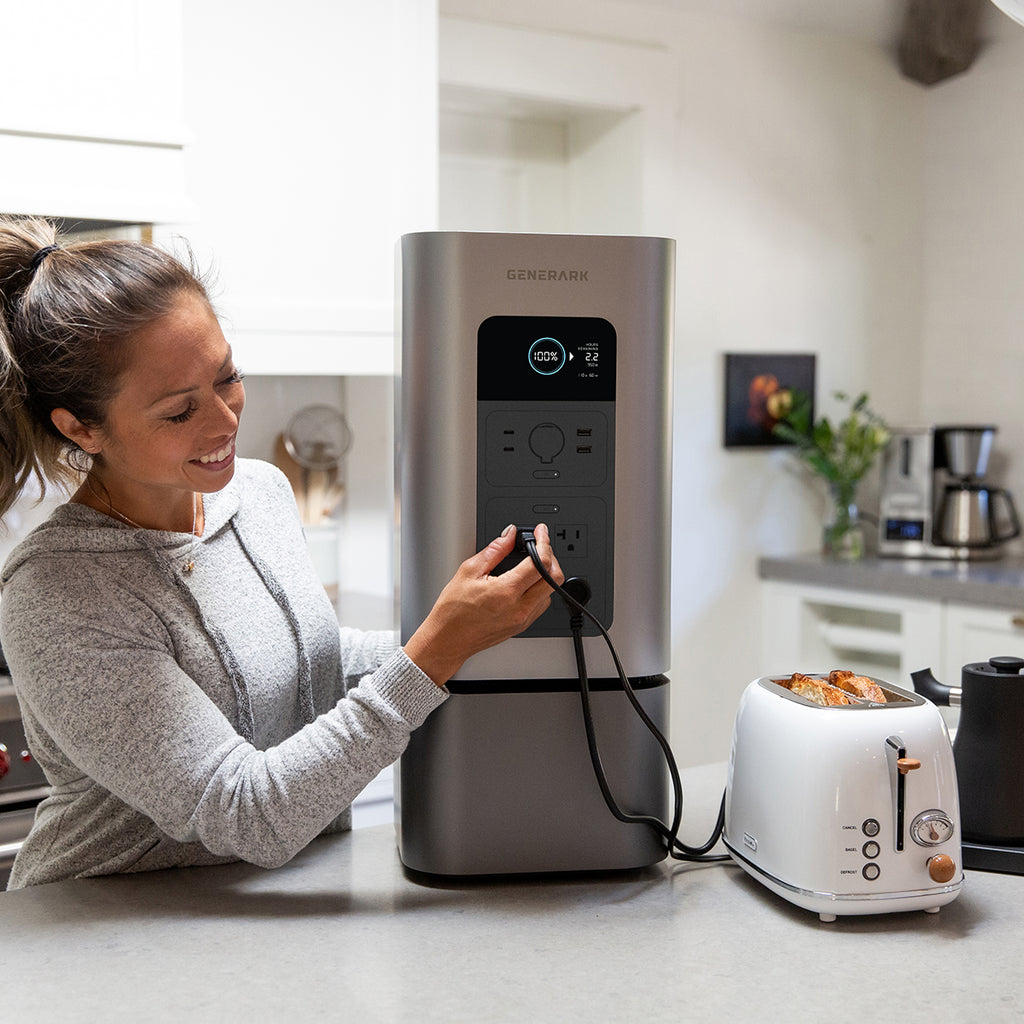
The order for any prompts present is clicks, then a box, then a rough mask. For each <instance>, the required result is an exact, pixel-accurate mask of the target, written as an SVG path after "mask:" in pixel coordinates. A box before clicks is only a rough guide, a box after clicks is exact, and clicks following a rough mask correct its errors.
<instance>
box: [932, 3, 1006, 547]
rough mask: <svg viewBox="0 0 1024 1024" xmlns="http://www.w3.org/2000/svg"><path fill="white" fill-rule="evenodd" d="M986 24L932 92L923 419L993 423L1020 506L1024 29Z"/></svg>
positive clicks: (1000, 469)
mask: <svg viewBox="0 0 1024 1024" xmlns="http://www.w3.org/2000/svg"><path fill="white" fill-rule="evenodd" d="M989 29H990V31H989V36H990V39H989V43H988V45H987V47H986V48H985V49H984V50H983V51H982V53H981V55H980V57H979V58H978V60H977V62H976V64H975V66H974V67H973V68H972V69H971V71H970V73H969V74H966V75H962V76H960V77H957V78H954V79H950V80H949V81H948V82H947V83H945V84H944V85H942V86H941V87H939V88H937V89H936V90H934V92H933V93H930V94H929V102H928V106H927V108H926V112H927V152H926V156H925V162H926V170H927V173H926V176H925V186H926V187H925V198H926V209H925V217H924V266H925V276H924V280H925V296H924V301H923V303H922V309H923V325H922V338H923V344H924V352H923V359H922V361H921V366H920V385H919V387H920V404H921V415H922V418H924V419H948V420H953V421H954V422H966V423H976V422H982V423H994V424H995V425H996V426H998V427H999V433H998V434H997V435H996V440H995V449H994V454H993V457H992V460H991V461H992V469H991V473H992V475H993V476H996V477H997V478H998V479H999V480H1000V481H1001V482H1002V483H1004V484H1006V485H1007V486H1009V487H1010V489H1011V490H1012V491H1013V492H1014V494H1015V496H1016V497H1017V499H1018V503H1019V502H1020V500H1021V499H1024V406H1022V402H1021V396H1020V392H1019V390H1018V389H1019V387H1020V382H1021V381H1024V343H1022V336H1024V287H1022V280H1024V203H1022V202H1021V198H1022V187H1024V186H1022V175H1021V169H1022V167H1024V116H1022V112H1024V27H1022V26H1019V25H1017V24H1015V23H1014V22H1012V21H1011V20H1010V19H1009V18H1007V17H1005V16H1004V15H1002V14H1001V13H999V12H994V14H993V16H992V17H991V19H990V21H989ZM1022 551H1024V544H1022V543H1021V542H1017V546H1016V550H1015V553H1020V552H1022Z"/></svg>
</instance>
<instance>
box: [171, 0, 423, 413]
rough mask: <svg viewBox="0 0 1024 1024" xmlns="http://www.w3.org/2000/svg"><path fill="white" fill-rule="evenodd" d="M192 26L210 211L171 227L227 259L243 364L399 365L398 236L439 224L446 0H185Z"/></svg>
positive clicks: (188, 85)
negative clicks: (440, 17)
mask: <svg viewBox="0 0 1024 1024" xmlns="http://www.w3.org/2000/svg"><path fill="white" fill-rule="evenodd" d="M184 26H185V46H184V61H185V69H186V74H185V91H184V100H185V111H186V120H187V123H188V127H189V130H190V132H191V133H192V135H193V142H192V143H191V144H190V145H189V147H188V149H187V151H186V174H187V184H188V190H189V195H190V196H191V197H192V198H193V200H194V202H195V205H196V208H197V215H196V217H195V218H194V219H192V220H190V221H189V222H186V223H182V224H176V225H166V226H164V228H163V229H162V233H163V235H164V236H166V237H167V238H168V240H173V236H174V235H176V234H181V235H184V236H185V237H186V238H187V239H188V240H189V243H190V245H191V246H192V248H193V249H194V251H195V252H196V255H197V257H198V260H199V263H200V265H201V266H211V267H212V268H214V271H215V274H214V276H215V289H214V291H215V298H216V301H217V304H218V310H219V312H220V313H221V314H222V321H223V323H224V327H225V333H226V335H227V336H228V339H229V341H230V342H231V343H232V346H233V348H234V350H235V356H236V359H237V361H238V363H239V365H240V366H242V367H243V368H244V369H245V371H246V373H248V374H250V375H253V374H264V375H281V376H294V375H313V374H333V375H339V376H349V375H387V374H390V373H391V372H392V370H393V365H394V356H393V348H394V342H393V337H394V318H395V314H394V282H395V245H396V243H397V241H398V239H399V237H400V236H401V235H402V234H403V233H405V232H409V231H418V230H425V229H433V228H435V227H436V226H437V225H436V208H437V146H438V144H437V137H436V136H437V118H438V113H437V44H436V38H437V10H436V4H434V3H431V2H428V0H375V2H374V3H365V2H362V0H338V2H335V3H330V4H325V3H323V0H294V2H292V3H289V4H288V5H286V6H285V7H282V6H281V5H280V4H277V3H274V2H272V0H254V2H252V3H248V4H246V6H245V11H244V16H243V15H241V14H240V10H239V6H238V4H236V3H228V2H225V0H185V2H184ZM158 234H160V232H158ZM354 426H355V425H354Z"/></svg>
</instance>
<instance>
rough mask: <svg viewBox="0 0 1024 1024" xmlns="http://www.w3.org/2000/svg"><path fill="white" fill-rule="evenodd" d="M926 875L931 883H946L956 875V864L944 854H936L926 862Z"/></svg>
mask: <svg viewBox="0 0 1024 1024" xmlns="http://www.w3.org/2000/svg"><path fill="white" fill-rule="evenodd" d="M928 874H929V875H931V877H932V881H933V882H948V881H950V880H951V879H952V878H953V876H954V875H955V874H956V864H955V863H953V858H952V857H947V856H946V855H945V854H944V853H937V854H936V855H935V856H934V857H931V858H929V860H928Z"/></svg>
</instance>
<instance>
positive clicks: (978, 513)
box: [935, 483, 1020, 548]
mask: <svg viewBox="0 0 1024 1024" xmlns="http://www.w3.org/2000/svg"><path fill="white" fill-rule="evenodd" d="M1018 536H1020V519H1019V518H1018V516H1017V508H1016V506H1015V505H1014V503H1013V498H1012V497H1011V496H1010V492H1009V491H1006V490H1003V489H1002V488H999V487H983V486H981V485H980V484H969V483H957V484H949V485H948V486H947V487H946V489H945V491H944V492H943V495H942V502H941V504H940V506H939V514H938V518H937V520H936V526H935V538H936V540H937V541H938V542H939V543H940V544H948V545H949V546H950V547H962V548H987V547H992V546H993V545H995V544H1001V543H1003V542H1004V541H1008V540H1012V539H1013V538H1014V537H1018Z"/></svg>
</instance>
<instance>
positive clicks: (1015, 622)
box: [1010, 613, 1024, 629]
mask: <svg viewBox="0 0 1024 1024" xmlns="http://www.w3.org/2000/svg"><path fill="white" fill-rule="evenodd" d="M1010 625H1011V626H1013V628H1014V629H1024V613H1019V614H1017V615H1014V617H1013V618H1012V619H1010Z"/></svg>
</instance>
